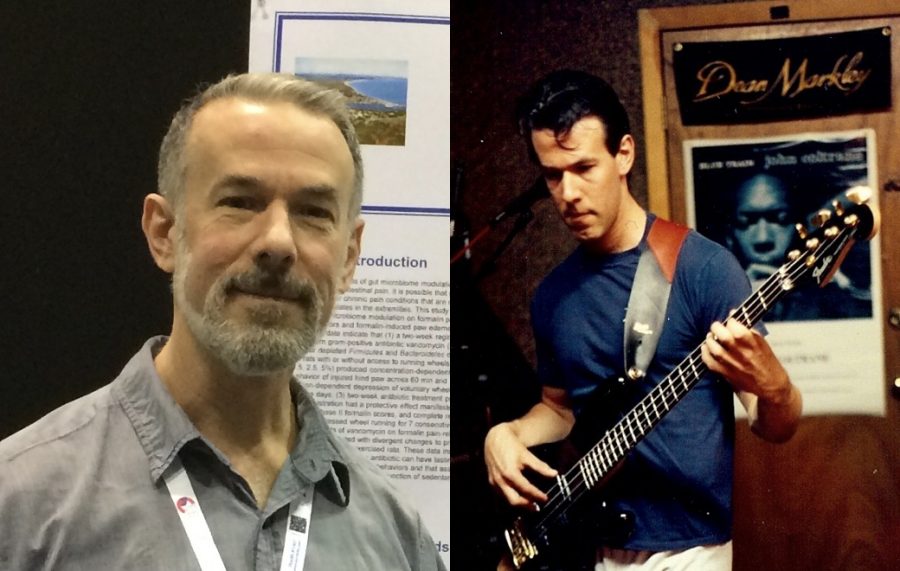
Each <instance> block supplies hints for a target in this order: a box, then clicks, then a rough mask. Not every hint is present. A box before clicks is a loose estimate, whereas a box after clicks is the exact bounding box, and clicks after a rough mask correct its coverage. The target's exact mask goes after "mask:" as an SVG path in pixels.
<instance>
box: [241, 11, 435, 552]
mask: <svg viewBox="0 0 900 571" xmlns="http://www.w3.org/2000/svg"><path fill="white" fill-rule="evenodd" d="M250 70H251V71H279V72H287V73H292V74H295V75H297V76H300V77H303V78H305V79H308V80H310V81H315V82H319V83H322V84H324V85H328V86H330V87H333V88H335V89H338V90H340V91H341V92H342V93H344V95H345V96H347V98H348V104H349V106H350V110H351V118H352V120H353V122H354V125H355V126H356V129H357V132H358V133H359V136H360V142H361V143H362V153H363V162H364V165H365V181H364V194H363V206H362V215H363V218H364V219H365V222H366V227H365V231H364V234H363V248H362V254H361V258H360V261H359V264H358V266H357V271H356V278H355V282H354V284H353V287H352V288H351V289H350V291H349V292H347V294H345V295H344V296H343V297H342V298H341V300H339V302H338V306H337V308H336V311H335V315H334V318H333V320H332V324H331V325H330V326H329V330H328V332H327V333H326V335H325V337H324V338H323V339H322V340H321V341H320V343H319V346H318V348H317V349H316V350H315V351H314V352H313V353H312V354H311V355H310V356H308V357H307V358H306V359H304V361H303V363H302V364H301V365H300V368H298V375H299V376H300V378H302V379H303V381H304V383H306V384H307V385H308V386H309V388H310V389H311V390H312V392H313V394H314V395H315V396H316V399H317V402H318V403H319V404H320V405H321V406H322V408H323V410H324V412H325V414H326V416H327V417H328V419H329V422H330V423H331V425H332V427H334V429H335V431H337V432H338V433H340V434H342V435H343V436H344V437H346V438H347V439H348V440H349V441H351V442H352V443H354V445H355V446H356V447H357V448H358V449H360V450H361V451H362V452H363V453H365V454H366V455H367V456H368V457H369V458H370V459H372V460H373V461H374V462H375V463H376V464H378V465H379V466H381V467H382V468H383V469H384V470H385V471H386V472H387V473H388V474H389V475H390V476H391V477H392V479H393V480H394V481H395V482H396V483H397V485H398V486H399V487H400V488H401V489H403V490H404V492H406V493H407V494H409V496H410V497H411V498H412V499H413V500H414V501H415V503H416V504H417V505H418V507H419V510H420V512H421V513H422V515H423V517H424V519H425V523H426V525H427V526H428V528H429V530H430V531H431V533H432V535H433V536H434V540H435V543H436V544H437V547H438V551H439V552H440V553H441V555H442V557H443V558H444V561H445V562H446V563H447V565H448V567H449V565H450V471H449V457H450V270H449V251H448V246H447V243H448V237H449V224H450V209H449V197H450V191H449V181H450V164H449V161H450V158H449V157H450V3H449V1H448V0H426V1H422V0H420V1H398V0H391V1H387V0H385V1H376V0H368V1H339V2H338V1H325V0H294V1H287V0H280V1H274V0H267V1H265V2H253V3H252V6H251V23H250Z"/></svg>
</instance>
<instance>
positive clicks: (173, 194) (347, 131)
mask: <svg viewBox="0 0 900 571" xmlns="http://www.w3.org/2000/svg"><path fill="white" fill-rule="evenodd" d="M229 97H240V98H244V99H249V100H251V101H256V102H285V103H292V104H294V105H296V106H297V107H298V108H300V109H303V110H304V111H307V112H309V113H312V114H313V115H318V116H323V117H326V118H328V119H330V120H331V121H332V122H333V123H334V124H335V125H336V126H337V128H338V129H339V130H340V131H341V135H343V136H344V140H345V141H346V142H347V147H349V149H350V155H351V156H352V157H353V170H354V177H353V198H352V201H351V205H350V216H351V217H355V216H357V215H358V214H359V210H360V207H361V205H362V185H363V164H362V153H361V152H360V148H359V139H358V138H357V136H356V129H354V127H353V123H351V122H350V115H349V113H348V111H347V105H346V100H345V98H344V96H343V95H341V94H340V93H339V92H337V91H335V90H333V89H328V88H326V87H323V86H321V85H318V84H316V83H313V82H311V81H306V80H304V79H301V78H299V77H296V76H294V75H290V74H286V73H244V74H241V75H229V76H228V77H226V78H224V79H222V80H221V81H219V82H218V83H216V84H214V85H211V86H209V87H207V88H206V89H204V90H203V91H202V92H200V93H198V94H197V95H195V96H193V97H191V98H190V99H188V100H187V101H185V102H184V104H183V105H182V106H181V109H179V110H178V112H177V113H175V117H173V118H172V123H171V124H170V125H169V130H168V132H166V136H165V137H163V140H162V144H161V145H160V148H159V163H158V165H157V184H158V188H159V193H160V194H161V195H163V196H164V197H166V199H167V200H169V202H170V203H171V204H172V205H173V207H174V208H175V210H176V211H178V210H179V209H180V204H181V201H182V200H183V199H184V173H185V164H184V148H185V144H186V143H187V137H188V133H189V132H190V129H191V124H192V122H193V120H194V116H195V115H196V114H197V112H198V111H199V110H200V109H201V108H202V107H203V106H204V105H206V104H207V103H209V102H210V101H215V100H217V99H226V98H229Z"/></svg>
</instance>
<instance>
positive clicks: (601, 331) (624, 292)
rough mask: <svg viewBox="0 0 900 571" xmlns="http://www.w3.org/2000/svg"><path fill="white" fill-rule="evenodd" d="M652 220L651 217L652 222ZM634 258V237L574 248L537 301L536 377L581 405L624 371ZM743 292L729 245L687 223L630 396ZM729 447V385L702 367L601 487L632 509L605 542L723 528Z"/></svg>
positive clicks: (690, 535)
mask: <svg viewBox="0 0 900 571" xmlns="http://www.w3.org/2000/svg"><path fill="white" fill-rule="evenodd" d="M653 219H654V216H653V215H649V216H648V222H647V228H648V229H649V226H650V224H651V223H652V220H653ZM645 238H646V231H645ZM639 258H640V249H639V248H634V249H632V250H629V251H626V252H622V253H618V254H610V255H606V256H596V255H594V254H592V253H590V252H588V251H587V250H586V249H585V248H583V247H580V248H578V249H577V250H576V251H575V252H574V253H572V255H571V256H569V257H568V258H567V259H566V260H565V261H563V262H562V263H561V264H560V265H559V266H558V267H556V268H555V269H554V270H553V271H552V272H551V273H550V275H548V276H547V278H545V279H544V281H543V282H542V283H541V285H540V287H539V288H538V291H537V293H536V295H535V298H534V300H533V302H532V308H531V309H532V324H533V327H534V332H535V340H536V343H537V353H538V374H539V376H540V379H541V382H542V383H543V384H544V385H548V386H552V387H559V388H564V389H565V390H566V391H567V392H568V394H569V396H570V398H571V399H572V403H573V406H574V409H575V412H576V415H578V414H580V412H581V408H582V407H583V406H584V404H585V402H586V400H587V398H588V397H589V395H590V394H591V393H592V392H593V391H595V390H596V389H598V387H603V384H604V383H606V382H612V381H610V379H613V378H616V377H619V376H621V375H622V374H623V363H624V356H623V337H624V319H625V311H626V307H627V305H628V298H629V295H630V293H631V286H632V282H633V281H634V275H635V271H636V270H637V264H638V259H639ZM749 294H750V285H749V283H748V281H747V277H746V275H745V274H744V271H743V270H742V268H741V267H740V265H739V264H738V262H737V260H736V259H735V258H734V256H733V255H732V254H731V253H730V252H729V251H728V250H726V249H725V248H723V247H722V246H721V245H719V244H717V243H715V242H713V241H711V240H709V239H707V238H705V237H703V236H701V235H700V234H698V233H696V232H694V231H691V232H690V233H689V234H688V235H687V237H686V239H685V241H684V245H683V247H682V250H681V254H680V256H679V259H678V265H677V268H676V270H675V277H674V280H673V284H672V290H671V293H670V296H669V303H668V308H667V310H666V323H665V326H664V327H663V331H662V334H661V336H660V338H659V344H658V346H657V350H656V354H655V356H654V359H653V362H652V363H651V364H650V367H649V370H648V373H647V376H646V377H645V378H644V379H643V380H641V381H639V382H637V383H636V385H635V386H634V387H633V388H632V390H633V391H634V392H636V393H639V394H638V395H637V396H638V397H640V396H643V395H644V394H646V393H647V392H649V391H650V390H651V389H652V388H653V386H655V385H656V384H657V383H658V382H659V381H660V380H662V379H663V378H664V377H665V376H666V375H667V374H668V373H669V372H670V371H672V370H673V369H674V368H675V367H676V365H678V364H679V363H680V362H681V361H682V360H683V359H684V358H685V357H686V356H687V355H688V354H689V353H690V352H691V351H693V350H694V349H695V348H696V347H697V346H698V345H699V344H700V343H701V342H702V341H703V339H704V337H705V336H706V333H707V332H708V331H709V327H710V325H711V324H712V322H713V321H716V320H720V321H723V320H724V318H725V317H726V316H727V315H728V311H729V310H730V309H732V308H734V307H737V306H738V305H740V303H741V302H742V301H744V299H745V298H746V297H747V296H748V295H749ZM636 398H637V397H636ZM628 408H630V404H629V405H626V408H625V411H627V410H628ZM601 436H602V434H597V435H596V438H595V439H594V440H599V439H600V437H601ZM733 452H734V407H733V391H732V388H731V386H730V385H729V384H728V383H727V382H726V381H724V380H722V379H719V378H717V377H716V376H714V375H711V374H706V375H705V376H704V377H703V378H702V379H701V380H700V382H699V383H698V385H697V386H696V387H695V388H694V389H693V390H692V391H691V392H690V393H688V394H687V396H685V397H684V399H683V400H682V401H681V402H680V403H679V404H678V405H677V406H675V407H674V408H673V409H672V411H671V412H670V413H669V414H668V415H666V417H665V418H664V419H663V420H662V422H661V423H660V424H659V425H658V426H657V427H656V428H655V429H653V430H652V431H651V432H650V433H649V434H648V435H647V436H646V438H644V440H643V441H641V443H639V444H638V446H637V447H636V448H635V450H634V451H632V453H631V454H629V455H628V457H627V459H626V461H625V464H624V466H623V467H622V469H621V470H620V472H619V473H617V474H616V476H615V478H614V479H613V480H612V482H610V485H609V486H608V487H607V488H606V489H605V490H604V492H606V493H608V494H610V495H611V496H612V497H610V498H608V499H611V500H613V505H614V506H616V507H617V508H619V509H624V510H628V511H630V512H632V513H633V515H634V519H635V530H634V533H633V534H632V535H631V536H630V538H629V539H628V540H627V541H626V543H625V544H624V545H612V546H611V547H626V548H628V549H647V550H651V551H664V550H669V549H683V548H687V547H691V546H694V545H705V544H715V543H721V542H724V541H727V540H728V539H730V537H731V485H732V457H733Z"/></svg>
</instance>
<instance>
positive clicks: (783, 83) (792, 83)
mask: <svg viewBox="0 0 900 571" xmlns="http://www.w3.org/2000/svg"><path fill="white" fill-rule="evenodd" d="M862 59H863V52H857V53H856V54H855V55H854V56H853V57H849V56H847V55H842V56H841V57H839V58H838V59H837V61H835V62H834V66H833V67H832V69H831V71H830V72H829V73H815V74H812V75H807V66H808V65H809V60H808V58H803V62H802V63H801V64H800V65H799V66H797V68H796V69H794V70H792V69H791V60H790V58H786V59H785V60H784V64H783V65H782V66H781V71H780V72H779V73H778V76H777V77H775V79H774V80H768V79H742V78H740V77H738V74H737V70H735V69H734V66H732V65H731V64H729V63H728V62H725V61H713V62H710V63H708V64H706V65H705V66H703V67H702V68H701V69H700V71H698V72H697V79H698V80H700V89H699V90H698V91H697V94H696V95H695V96H694V101H695V102H700V101H706V100H708V99H712V98H715V97H721V96H723V95H727V94H729V93H736V94H742V95H753V94H758V97H756V98H754V99H751V100H749V101H744V102H743V103H744V104H752V103H758V102H760V101H762V100H764V99H766V98H768V97H770V96H772V95H773V94H775V95H776V96H777V95H780V96H781V97H787V98H792V97H796V96H797V95H799V94H800V93H803V92H804V91H807V90H810V89H823V90H828V89H838V90H840V91H843V92H845V93H847V94H850V93H853V92H854V91H856V90H857V89H859V88H860V87H861V86H862V84H863V83H864V82H865V81H866V79H867V78H868V77H869V74H870V73H871V72H872V70H871V69H860V68H859V64H860V62H861V61H862ZM779 87H780V93H778V92H779Z"/></svg>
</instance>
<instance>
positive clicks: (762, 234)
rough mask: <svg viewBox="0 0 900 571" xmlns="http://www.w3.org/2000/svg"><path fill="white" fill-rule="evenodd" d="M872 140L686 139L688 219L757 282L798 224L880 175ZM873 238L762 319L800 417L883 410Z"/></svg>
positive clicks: (863, 134) (856, 136) (820, 136)
mask: <svg viewBox="0 0 900 571" xmlns="http://www.w3.org/2000/svg"><path fill="white" fill-rule="evenodd" d="M874 145H875V135H874V132H872V131H853V132H841V133H805V134H799V135H794V136H788V137H778V138H767V139H753V140H746V139H738V140H715V141H713V140H694V141H685V144H684V148H685V172H686V173H687V180H686V197H685V198H686V203H687V210H688V223H689V224H690V225H691V226H693V227H695V228H696V229H697V230H699V231H700V233H702V234H704V235H706V236H707V237H709V238H712V239H713V240H716V241H718V242H720V243H722V244H723V245H725V246H726V247H727V248H729V249H730V250H731V251H732V252H733V253H734V254H735V256H736V257H737V258H738V260H739V261H740V262H741V264H742V266H743V267H744V269H745V271H746V272H747V275H748V278H749V279H750V282H751V285H752V286H753V287H754V289H756V287H758V286H759V285H760V284H761V283H762V282H763V281H764V280H765V279H766V278H767V277H768V276H769V275H771V274H772V272H774V271H777V269H778V268H779V267H780V266H782V265H783V264H784V262H785V257H786V255H787V252H788V249H789V247H790V246H791V245H792V243H793V242H794V240H795V237H796V233H797V232H796V229H795V224H796V223H800V222H804V221H805V219H806V217H807V215H808V214H810V213H812V212H815V211H817V210H819V209H821V208H822V207H823V206H824V207H829V206H830V202H831V200H832V199H833V198H834V197H835V196H837V195H839V194H840V193H843V192H845V191H846V190H848V189H850V188H852V187H854V186H869V185H871V184H873V183H874V181H876V180H878V178H877V176H876V170H875V157H876V154H875V148H874ZM876 199H877V192H873V196H872V199H871V200H872V201H875V200H876ZM878 244H879V242H878V237H877V236H876V238H875V239H874V240H872V241H871V242H857V243H856V245H855V246H854V247H853V249H852V250H851V251H850V253H849V254H848V256H847V257H846V259H845V260H844V262H843V263H842V265H841V267H840V270H839V271H838V273H837V274H836V275H835V276H834V278H833V279H832V280H831V282H830V283H829V284H827V285H826V286H825V287H822V288H818V287H816V286H815V285H814V284H811V285H808V286H801V287H797V288H796V289H794V290H792V291H791V292H790V293H789V294H788V295H787V296H785V297H784V298H783V299H782V300H781V301H779V302H778V303H777V304H776V305H775V306H774V307H772V308H770V310H769V312H768V314H767V315H766V316H765V317H764V318H763V321H764V323H765V325H766V328H767V329H768V331H769V342H770V343H771V345H772V348H773V349H774V351H775V353H776V354H777V355H778V357H779V358H780V360H781V362H782V363H783V364H784V366H785V368H786V369H787V370H788V373H789V374H790V375H791V378H792V380H793V381H794V382H795V383H796V384H797V386H798V387H799V389H800V391H801V392H802V393H803V401H804V403H803V404H804V406H803V408H804V414H806V415H815V414H873V415H883V414H884V406H885V403H884V391H883V388H882V386H881V379H883V378H884V371H883V369H884V364H883V355H882V352H881V350H880V348H881V347H882V346H883V341H882V329H881V323H880V322H879V320H878V319H877V318H876V317H877V316H879V315H881V288H880V284H881V277H880V271H879V270H880V267H881V265H880V262H879V259H880V258H879V247H878Z"/></svg>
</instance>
